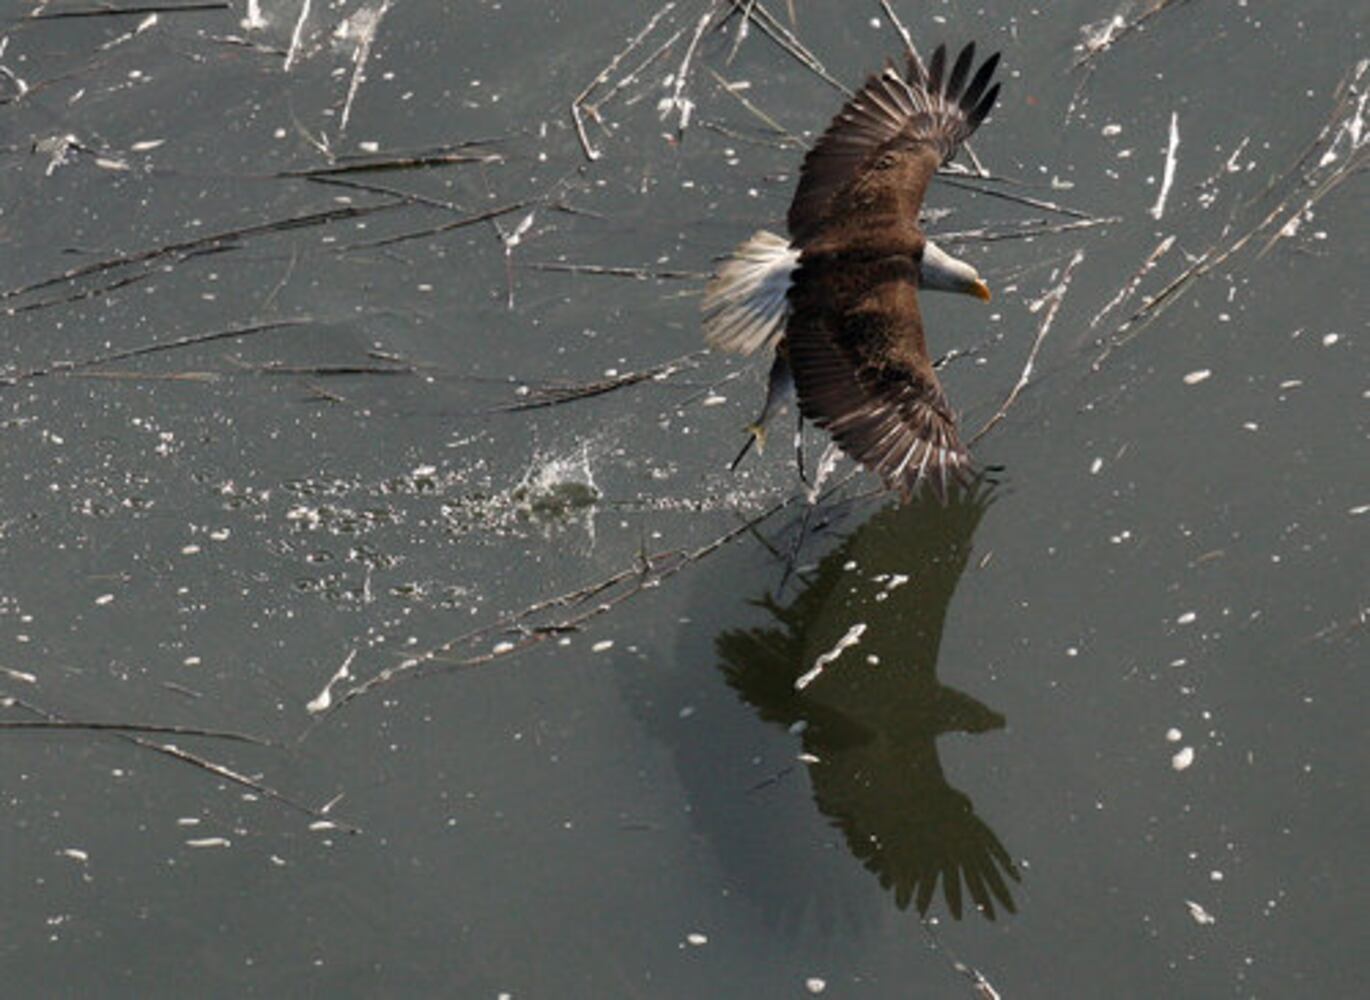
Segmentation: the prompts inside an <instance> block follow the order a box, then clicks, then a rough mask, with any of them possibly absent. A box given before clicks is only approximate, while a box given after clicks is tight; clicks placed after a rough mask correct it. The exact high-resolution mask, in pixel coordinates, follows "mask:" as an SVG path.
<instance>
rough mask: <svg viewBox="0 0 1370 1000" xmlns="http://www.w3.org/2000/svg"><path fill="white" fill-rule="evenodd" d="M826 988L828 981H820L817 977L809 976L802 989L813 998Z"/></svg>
mask: <svg viewBox="0 0 1370 1000" xmlns="http://www.w3.org/2000/svg"><path fill="white" fill-rule="evenodd" d="M827 988H828V981H827V980H826V979H820V978H818V977H817V976H810V977H809V978H808V979H806V980H804V989H806V990H808V991H809V992H810V993H812V994H813V995H814V996H817V995H818V994H820V993H822V992H823V991H824V990H826V989H827Z"/></svg>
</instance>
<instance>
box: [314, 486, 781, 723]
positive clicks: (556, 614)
mask: <svg viewBox="0 0 1370 1000" xmlns="http://www.w3.org/2000/svg"><path fill="white" fill-rule="evenodd" d="M798 499H799V495H798V494H795V495H792V496H790V497H788V498H786V499H784V500H778V501H776V502H775V503H773V504H772V505H771V506H770V507H768V508H766V509H765V510H763V511H761V512H760V513H759V514H756V515H754V516H753V517H751V518H748V519H747V520H746V521H744V522H742V523H741V524H738V525H736V526H735V527H733V528H731V529H729V530H728V531H725V532H723V533H722V534H721V535H718V536H717V537H715V538H714V539H713V540H711V541H709V542H707V543H705V544H704V545H701V546H698V547H697V548H694V549H688V550H687V549H670V550H666V551H663V552H657V553H651V554H648V553H645V552H644V553H640V554H639V555H638V558H637V561H636V562H635V564H634V565H633V566H631V567H628V568H625V569H622V570H619V571H618V572H616V573H612V574H610V575H609V576H607V577H604V578H602V579H600V580H598V581H596V582H595V583H591V584H588V585H587V586H584V587H580V588H578V589H576V590H572V591H569V592H566V593H563V594H558V595H557V596H555V597H551V598H548V599H545V600H542V601H537V602H535V603H533V604H531V605H529V606H528V607H526V608H524V609H523V610H522V611H518V612H514V613H511V614H506V615H502V616H501V617H500V618H498V619H497V620H496V621H494V622H491V623H490V624H489V625H484V626H481V627H478V628H475V629H471V630H469V631H467V632H463V633H462V634H461V635H458V636H456V637H455V638H452V639H449V640H448V641H446V642H444V643H442V644H440V645H438V646H434V647H433V648H431V649H429V650H426V651H425V652H422V653H419V654H417V655H414V656H410V657H407V658H406V659H404V660H402V661H401V662H399V663H397V664H395V665H394V666H390V667H385V668H384V669H382V670H380V671H379V672H377V673H376V674H374V675H372V676H371V677H370V678H368V679H367V680H365V681H363V682H361V683H360V684H357V685H355V686H354V687H351V688H349V689H348V690H346V691H344V692H342V693H341V694H340V695H339V696H337V697H335V698H332V699H330V704H329V707H328V708H327V709H325V710H322V711H320V712H319V713H318V714H317V716H316V718H318V719H320V720H322V719H324V718H326V717H327V716H328V715H330V714H332V713H333V712H336V711H338V710H339V709H340V708H342V706H343V705H345V704H347V703H348V702H350V701H352V700H353V699H355V698H360V697H362V696H364V695H368V694H371V693H372V692H374V691H376V690H377V689H379V688H382V687H385V686H387V685H390V684H393V683H395V682H396V681H399V680H404V679H413V678H418V677H423V676H428V675H430V674H432V673H438V672H442V673H447V672H451V671H454V670H465V669H470V668H473V667H479V666H484V665H486V664H489V663H492V662H494V661H496V660H499V659H503V658H506V657H509V656H512V655H515V654H517V653H521V652H524V651H526V650H528V649H531V648H532V647H534V646H537V645H539V644H541V643H542V642H545V641H546V640H547V639H550V638H555V637H558V636H562V635H566V634H568V633H573V632H580V631H582V630H584V628H585V627H586V626H587V625H589V624H590V622H592V621H593V620H594V619H596V618H599V617H602V616H603V615H606V614H608V613H609V612H611V611H613V610H615V609H616V608H618V607H620V606H622V605H623V604H625V603H627V602H629V601H631V600H632V599H633V598H635V597H637V596H638V595H640V594H642V593H643V592H645V591H648V590H653V589H655V588H657V587H659V586H660V585H661V584H662V583H664V582H665V581H666V580H668V579H670V578H671V577H673V576H675V575H676V574H677V573H679V572H681V571H682V570H684V569H687V568H689V567H690V566H693V565H695V564H696V563H699V562H702V561H703V560H705V559H707V558H708V557H709V556H711V555H713V554H714V553H715V552H718V551H719V550H720V549H722V548H724V547H725V546H727V545H729V544H731V543H732V542H734V541H736V540H737V539H738V538H741V537H742V536H744V535H747V534H749V533H750V532H752V531H753V530H755V528H756V527H757V526H758V525H760V524H763V523H765V522H766V521H768V520H770V519H771V518H773V517H774V516H775V515H776V514H779V513H780V512H781V511H783V510H785V509H786V508H788V507H790V506H791V505H792V504H794V503H795V502H796V501H797V500H798ZM560 612H564V613H560ZM499 635H510V636H512V638H509V639H505V640H502V641H500V642H497V643H495V645H494V646H493V647H490V648H488V649H486V650H485V651H483V652H480V653H472V654H470V655H465V656H463V655H460V654H459V652H458V651H459V650H462V649H469V648H472V647H475V646H476V644H477V643H482V642H486V643H488V642H489V641H491V640H492V639H493V638H494V637H496V636H499ZM306 735H307V733H306ZM301 738H303V737H301Z"/></svg>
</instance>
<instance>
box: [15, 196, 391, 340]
mask: <svg viewBox="0 0 1370 1000" xmlns="http://www.w3.org/2000/svg"><path fill="white" fill-rule="evenodd" d="M403 204H404V202H402V201H399V200H395V201H391V202H386V203H383V204H379V205H344V206H340V207H337V208H328V209H323V210H321V211H317V212H306V213H304V214H302V215H296V216H290V217H289V218H285V219H273V220H271V221H269V222H259V223H255V224H253V225H250V226H240V227H238V228H236V229H225V230H221V231H220V232H217V233H209V234H207V235H204V236H198V237H196V238H195V239H192V240H182V241H180V242H177V243H168V244H164V245H162V246H158V247H153V248H151V249H147V250H136V251H133V252H130V253H120V254H114V255H112V256H110V257H105V258H102V259H100V260H97V261H94V262H92V263H89V264H82V265H80V266H79V267H73V268H68V269H67V270H65V271H63V272H62V273H61V274H57V275H54V276H52V277H50V278H43V279H41V280H39V281H34V282H31V283H29V284H27V285H21V286H19V287H18V288H10V289H6V290H5V291H0V302H4V301H7V300H9V299H13V298H18V297H20V296H24V295H29V294H32V293H33V292H37V291H42V290H43V289H45V288H52V287H54V286H56V285H61V284H66V283H69V282H73V281H76V280H78V279H81V278H88V277H91V276H93V275H97V274H101V273H103V272H106V271H111V270H114V269H115V268H120V267H128V266H132V265H146V264H151V263H153V262H155V261H159V260H161V259H163V258H166V257H179V258H182V259H188V258H189V257H192V256H195V255H198V254H202V253H213V252H219V251H222V250H227V249H234V248H235V247H234V245H235V244H236V242H237V241H239V240H244V239H250V238H252V237H254V236H261V235H265V234H273V233H282V232H287V231H289V230H292V229H305V228H308V227H312V226H323V225H328V224H329V223H331V222H340V221H342V220H345V219H357V218H362V217H364V216H368V215H374V214H376V213H377V212H384V211H388V210H390V209H393V208H398V207H400V206H401V205H403ZM134 280H140V279H134ZM116 287H117V286H116ZM50 304H55V303H50ZM28 308H32V307H13V306H11V307H9V308H8V309H5V310H4V312H8V313H10V314H13V313H15V312H21V311H25V309H28Z"/></svg>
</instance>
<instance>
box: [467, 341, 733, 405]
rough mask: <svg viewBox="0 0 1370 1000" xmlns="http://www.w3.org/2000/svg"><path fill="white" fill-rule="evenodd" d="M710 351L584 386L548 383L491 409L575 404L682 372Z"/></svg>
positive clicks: (695, 353)
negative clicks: (504, 404) (525, 397)
mask: <svg viewBox="0 0 1370 1000" xmlns="http://www.w3.org/2000/svg"><path fill="white" fill-rule="evenodd" d="M708 353H709V352H708V351H707V350H700V351H693V352H691V353H690V354H684V355H681V356H680V357H678V358H675V359H673V360H671V361H666V362H663V363H662V364H659V365H654V366H653V367H651V368H643V369H641V370H639V371H633V372H625V373H624V374H622V375H616V376H614V377H613V378H607V379H601V380H599V381H596V382H588V383H584V384H581V385H548V386H543V387H542V388H539V389H536V390H534V393H535V395H533V397H532V398H530V399H524V400H520V401H519V402H517V403H510V404H508V405H506V406H497V407H495V408H494V410H492V411H491V412H493V413H517V412H520V411H522V410H536V409H541V408H543V407H548V406H560V405H561V404H562V403H573V402H576V401H577V400H581V399H589V398H591V397H593V396H603V395H604V394H605V393H609V392H613V391H615V390H616V389H623V388H626V387H628V386H630V385H637V384H638V383H639V382H647V381H657V382H664V381H665V380H666V379H668V378H670V377H671V376H672V375H675V374H677V373H679V372H682V371H686V370H688V369H691V368H694V367H696V365H697V363H698V361H699V359H700V358H701V357H703V356H704V355H705V354H708Z"/></svg>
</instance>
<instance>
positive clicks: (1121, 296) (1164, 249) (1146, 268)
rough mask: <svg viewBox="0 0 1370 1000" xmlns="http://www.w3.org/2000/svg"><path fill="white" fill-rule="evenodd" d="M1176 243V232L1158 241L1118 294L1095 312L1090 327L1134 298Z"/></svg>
mask: <svg viewBox="0 0 1370 1000" xmlns="http://www.w3.org/2000/svg"><path fill="white" fill-rule="evenodd" d="M1174 245H1175V236H1174V234H1172V235H1170V236H1167V237H1166V238H1165V239H1163V240H1161V242H1160V243H1157V244H1156V248H1155V249H1154V250H1152V251H1151V253H1150V254H1148V255H1147V258H1146V260H1144V261H1143V262H1142V266H1141V267H1139V268H1137V271H1136V273H1135V274H1133V275H1132V277H1131V278H1129V279H1128V280H1127V281H1126V282H1125V283H1124V284H1123V287H1122V288H1120V289H1118V294H1116V295H1114V296H1113V298H1111V299H1109V300H1108V303H1107V304H1106V305H1105V306H1104V307H1103V308H1102V309H1100V310H1099V311H1098V312H1097V313H1095V314H1094V318H1093V319H1092V320H1090V321H1089V325H1090V328H1091V329H1093V328H1094V327H1096V326H1098V325H1099V321H1100V320H1102V319H1103V318H1104V317H1105V316H1107V315H1108V314H1109V313H1111V312H1112V311H1113V310H1114V309H1116V308H1117V307H1118V306H1120V305H1122V304H1123V303H1124V302H1126V301H1127V300H1128V299H1130V298H1132V296H1133V295H1135V294H1136V292H1137V286H1138V285H1140V284H1141V283H1142V279H1144V278H1145V277H1146V276H1147V275H1148V274H1150V273H1151V270H1152V268H1154V267H1155V266H1156V264H1157V263H1158V262H1159V261H1160V259H1161V258H1162V257H1164V256H1165V255H1166V254H1167V253H1169V252H1170V248H1171V247H1173V246H1174Z"/></svg>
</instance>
